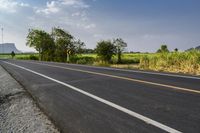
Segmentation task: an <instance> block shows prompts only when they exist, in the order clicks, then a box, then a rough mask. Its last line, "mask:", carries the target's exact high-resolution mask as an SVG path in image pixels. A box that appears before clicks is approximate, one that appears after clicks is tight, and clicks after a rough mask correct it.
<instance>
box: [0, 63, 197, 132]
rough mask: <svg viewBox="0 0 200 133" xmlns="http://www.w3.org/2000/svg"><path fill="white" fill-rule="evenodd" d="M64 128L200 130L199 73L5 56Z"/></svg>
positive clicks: (14, 72)
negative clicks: (73, 63) (119, 67)
mask: <svg viewBox="0 0 200 133" xmlns="http://www.w3.org/2000/svg"><path fill="white" fill-rule="evenodd" d="M0 65H2V66H3V67H4V68H5V69H6V70H7V71H8V72H9V73H10V74H11V75H12V76H13V77H14V78H15V79H16V80H17V81H19V82H20V83H21V84H22V85H23V86H24V87H25V88H26V89H27V90H28V91H29V93H31V95H32V96H33V98H34V99H35V100H36V101H37V103H38V104H39V106H40V108H41V109H42V110H43V111H44V112H45V113H46V114H47V115H48V116H49V117H50V118H51V119H52V120H53V121H54V123H55V124H56V125H57V126H58V128H59V129H60V130H61V132H66V133H68V132H70V133H71V132H72V133H73V132H74V133H77V132H78V133H79V132H81V133H115V132H116V133H160V132H187V133H199V132H200V77H195V76H189V75H177V74H169V73H156V72H145V71H137V70H133V71H130V70H123V69H112V68H101V67H91V66H83V65H72V64H63V63H51V62H49V63H48V62H37V61H17V60H0Z"/></svg>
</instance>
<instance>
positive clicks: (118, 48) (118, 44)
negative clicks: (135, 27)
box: [113, 38, 127, 63]
mask: <svg viewBox="0 0 200 133" xmlns="http://www.w3.org/2000/svg"><path fill="white" fill-rule="evenodd" d="M113 43H114V45H115V47H116V52H117V57H118V61H117V62H118V63H121V55H122V52H123V51H124V49H125V47H127V43H126V42H124V40H123V39H122V38H117V39H114V41H113Z"/></svg>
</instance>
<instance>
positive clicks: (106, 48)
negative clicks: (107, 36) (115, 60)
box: [96, 40, 116, 62]
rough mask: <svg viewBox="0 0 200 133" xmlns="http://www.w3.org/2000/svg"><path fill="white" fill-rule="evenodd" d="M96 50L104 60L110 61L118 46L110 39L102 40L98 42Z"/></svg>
mask: <svg viewBox="0 0 200 133" xmlns="http://www.w3.org/2000/svg"><path fill="white" fill-rule="evenodd" d="M96 52H97V55H98V56H99V57H100V58H101V60H102V61H105V62H109V61H111V58H112V56H113V55H114V54H115V52H116V47H115V46H114V44H113V43H112V42H111V41H109V40H108V41H100V42H98V43H97V46H96Z"/></svg>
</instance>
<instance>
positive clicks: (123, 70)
mask: <svg viewBox="0 0 200 133" xmlns="http://www.w3.org/2000/svg"><path fill="white" fill-rule="evenodd" d="M49 63H55V62H49ZM56 63H57V62H56ZM60 64H66V63H60ZM67 65H70V66H81V67H87V68H97V69H104V70H114V71H122V72H133V73H143V74H149V75H160V76H168V77H178V78H188V79H197V80H199V79H200V77H194V76H189V75H188V76H186V75H178V74H169V73H159V72H147V71H139V70H127V69H118V68H108V67H98V66H89V65H80V64H67Z"/></svg>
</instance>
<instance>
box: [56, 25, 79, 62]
mask: <svg viewBox="0 0 200 133" xmlns="http://www.w3.org/2000/svg"><path fill="white" fill-rule="evenodd" d="M52 36H53V38H54V41H55V45H56V56H57V58H58V59H59V61H62V62H65V61H69V56H70V55H71V54H72V53H73V50H74V49H75V46H74V37H73V36H72V35H71V34H70V33H69V32H67V31H65V30H63V29H61V28H53V30H52Z"/></svg>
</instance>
